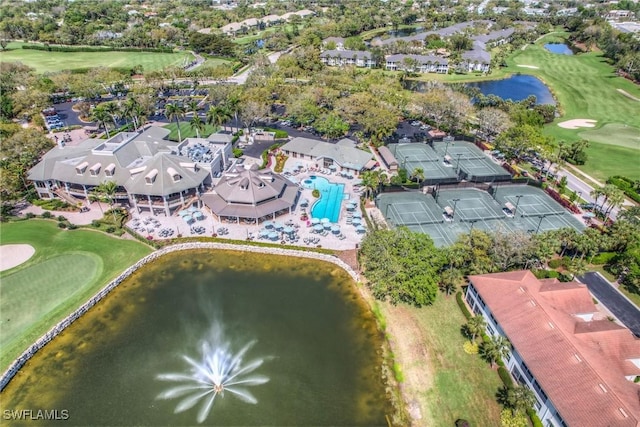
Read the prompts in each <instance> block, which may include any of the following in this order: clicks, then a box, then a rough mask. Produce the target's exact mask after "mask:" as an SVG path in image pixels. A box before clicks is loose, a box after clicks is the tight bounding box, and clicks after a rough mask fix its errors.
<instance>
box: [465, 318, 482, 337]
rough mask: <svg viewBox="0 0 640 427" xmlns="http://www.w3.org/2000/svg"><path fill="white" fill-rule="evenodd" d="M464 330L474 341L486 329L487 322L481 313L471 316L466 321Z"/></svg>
mask: <svg viewBox="0 0 640 427" xmlns="http://www.w3.org/2000/svg"><path fill="white" fill-rule="evenodd" d="M465 330H466V332H467V333H468V334H469V338H471V340H472V341H475V340H476V338H477V337H479V336H481V335H482V334H483V333H484V332H485V331H486V330H487V322H486V320H484V317H483V316H482V315H476V316H473V317H472V318H471V319H469V320H468V321H467V324H466V325H465Z"/></svg>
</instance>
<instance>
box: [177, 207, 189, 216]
mask: <svg viewBox="0 0 640 427" xmlns="http://www.w3.org/2000/svg"><path fill="white" fill-rule="evenodd" d="M178 215H180V216H185V215H189V212H188V211H187V210H185V209H183V210H181V211H180V212H178Z"/></svg>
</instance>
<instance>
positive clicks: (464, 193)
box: [376, 185, 584, 246]
mask: <svg viewBox="0 0 640 427" xmlns="http://www.w3.org/2000/svg"><path fill="white" fill-rule="evenodd" d="M493 190H494V195H495V196H496V197H495V198H494V197H492V195H491V194H489V193H488V192H486V191H483V190H480V189H476V188H453V189H446V190H445V189H442V190H440V191H436V192H435V193H433V194H423V193H421V192H402V193H383V194H381V195H379V196H378V197H377V198H376V206H377V207H378V208H379V209H380V211H381V212H382V214H383V215H384V216H385V218H386V220H387V222H388V223H389V224H390V225H391V226H394V227H397V226H406V227H408V228H409V229H410V230H412V231H415V232H420V233H425V234H428V235H429V236H431V238H432V239H433V240H434V243H435V244H436V246H447V245H451V244H452V243H454V242H455V241H456V239H457V238H458V236H459V235H461V234H465V233H469V232H470V231H471V230H472V229H477V230H483V231H486V232H495V231H497V230H502V231H504V232H516V231H522V232H526V233H542V232H545V231H549V230H557V229H559V228H566V227H570V228H574V229H576V230H578V231H581V230H583V229H584V224H583V223H582V222H581V221H580V220H579V219H577V218H576V217H574V216H573V215H572V214H571V213H569V212H568V211H566V210H565V209H564V208H563V207H562V206H561V205H560V204H559V203H557V202H556V201H555V200H553V199H552V198H551V197H549V196H548V195H547V194H546V193H544V191H542V190H541V189H539V188H536V187H532V186H527V185H502V186H500V187H497V189H496V187H494V189H493ZM507 203H510V204H511V205H513V206H512V207H515V206H516V204H517V209H516V212H515V213H514V212H512V211H511V210H509V209H508V208H507V206H508V205H507Z"/></svg>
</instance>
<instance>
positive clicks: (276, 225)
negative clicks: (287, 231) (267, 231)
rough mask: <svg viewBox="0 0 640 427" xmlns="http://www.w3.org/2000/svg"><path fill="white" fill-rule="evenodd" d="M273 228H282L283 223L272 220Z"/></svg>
mask: <svg viewBox="0 0 640 427" xmlns="http://www.w3.org/2000/svg"><path fill="white" fill-rule="evenodd" d="M273 228H275V229H276V230H282V229H283V228H284V225H282V223H281V222H274V223H273Z"/></svg>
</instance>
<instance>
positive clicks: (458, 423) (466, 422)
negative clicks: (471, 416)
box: [456, 418, 471, 427]
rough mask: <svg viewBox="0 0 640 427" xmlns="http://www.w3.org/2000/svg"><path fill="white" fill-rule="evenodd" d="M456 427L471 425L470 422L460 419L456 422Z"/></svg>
mask: <svg viewBox="0 0 640 427" xmlns="http://www.w3.org/2000/svg"><path fill="white" fill-rule="evenodd" d="M456 427H471V424H469V421H467V420H463V419H462V418H458V419H457V420H456Z"/></svg>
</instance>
